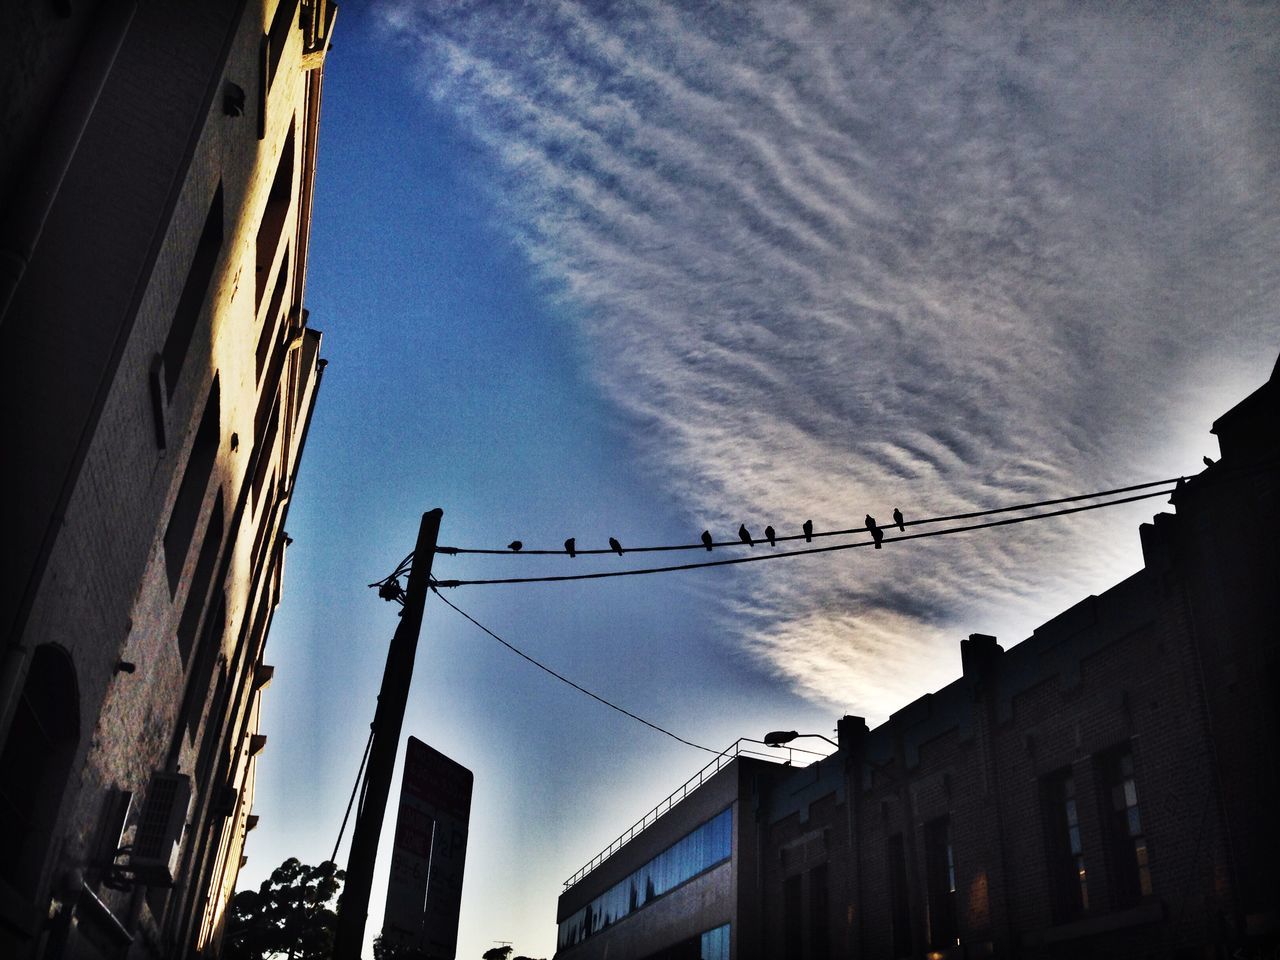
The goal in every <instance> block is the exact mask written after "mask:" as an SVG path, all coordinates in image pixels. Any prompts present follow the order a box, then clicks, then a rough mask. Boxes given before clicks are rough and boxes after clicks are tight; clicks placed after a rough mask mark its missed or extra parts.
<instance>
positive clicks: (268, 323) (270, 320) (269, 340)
mask: <svg viewBox="0 0 1280 960" xmlns="http://www.w3.org/2000/svg"><path fill="white" fill-rule="evenodd" d="M288 285H289V248H288V247H285V248H284V257H283V258H282V259H281V260H280V272H279V273H277V274H276V285H275V287H273V288H272V290H271V302H270V303H269V304H267V312H266V313H265V314H263V317H262V329H261V330H259V331H258V349H257V351H256V352H255V357H254V360H255V364H256V370H257V379H258V382H259V383H261V382H262V372H263V371H264V370H266V369H267V357H269V356H270V355H271V345H272V344H273V343H275V339H276V338H275V332H276V329H277V327H278V326H279V325H280V323H279V322H280V304H282V303H283V302H284V292H285V288H286V287H288Z"/></svg>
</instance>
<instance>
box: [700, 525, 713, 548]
mask: <svg viewBox="0 0 1280 960" xmlns="http://www.w3.org/2000/svg"><path fill="white" fill-rule="evenodd" d="M711 543H712V541H711V531H710V530H703V531H702V545H703V546H704V547H706V548H707V553H710V552H711Z"/></svg>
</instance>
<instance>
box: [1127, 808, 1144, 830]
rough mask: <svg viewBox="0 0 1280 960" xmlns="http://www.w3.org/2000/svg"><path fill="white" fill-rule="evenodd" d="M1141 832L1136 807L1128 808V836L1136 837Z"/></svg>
mask: <svg viewBox="0 0 1280 960" xmlns="http://www.w3.org/2000/svg"><path fill="white" fill-rule="evenodd" d="M1141 832H1142V824H1141V823H1140V822H1139V821H1138V808H1137V807H1130V808H1129V836H1131V837H1136V836H1137V835H1138V834H1140V833H1141Z"/></svg>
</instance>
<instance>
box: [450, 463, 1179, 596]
mask: <svg viewBox="0 0 1280 960" xmlns="http://www.w3.org/2000/svg"><path fill="white" fill-rule="evenodd" d="M1144 486H1145V484H1144ZM1171 492H1172V490H1156V491H1154V492H1153V493H1143V494H1138V495H1137V496H1133V497H1124V498H1122V499H1120V500H1108V501H1107V502H1106V503H1091V504H1086V505H1085V506H1083V507H1067V508H1065V509H1063V510H1051V511H1049V512H1048V513H1036V514H1032V515H1031V516H1029V517H1010V518H1008V519H1006V520H992V521H991V522H989V523H973V524H969V525H968V526H964V527H949V528H947V529H946V530H928V531H925V532H924V533H908V534H906V535H905V536H899V537H885V538H884V539H883V540H882V541H881V542H882V543H896V542H898V541H901V540H920V539H923V538H924V537H943V536H946V535H948V534H952V533H968V532H970V531H972V530H984V529H986V528H987V527H1004V526H1009V525H1010V524H1014V523H1026V522H1027V521H1028V520H1047V519H1049V518H1050V517H1061V516H1065V515H1067V514H1069V513H1082V512H1084V511H1086V510H1100V509H1102V508H1103V507H1115V506H1119V505H1120V504H1122V503H1133V502H1134V501H1137V500H1149V499H1151V498H1152V497H1162V496H1165V495H1166V494H1169V493H1171ZM992 512H994V511H992ZM920 522H923V521H920ZM904 526H905V524H904ZM815 536H816V534H815ZM874 545H875V541H874V540H860V541H858V542H857V543H838V544H836V545H834V546H830V547H811V548H809V549H807V550H788V551H785V552H781V553H766V554H763V555H761V556H758V557H735V558H734V559H732V560H707V561H704V562H702V563H682V564H676V565H673V566H669V567H646V568H643V569H639V570H613V571H608V572H604V573H578V574H568V575H563V576H558V577H508V578H505V579H500V580H437V581H436V586H439V587H478V586H488V585H491V584H505V583H555V582H561V581H566V580H603V579H605V578H608V577H635V576H640V575H642V574H646V573H673V572H675V571H677V570H697V569H698V568H699V567H725V566H729V565H730V564H735V563H755V562H757V561H761V560H780V559H782V558H784V557H802V556H805V555H806V554H811V553H831V552H833V551H835V550H852V549H854V548H855V547H870V546H874ZM441 599H443V598H441Z"/></svg>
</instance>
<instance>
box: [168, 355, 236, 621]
mask: <svg viewBox="0 0 1280 960" xmlns="http://www.w3.org/2000/svg"><path fill="white" fill-rule="evenodd" d="M221 416H222V415H221V410H220V409H219V401H218V378H217V377H214V378H213V386H212V387H210V389H209V399H208V400H207V401H206V402H205V406H204V415H203V416H202V417H201V418H200V426H199V427H197V428H196V438H195V442H194V443H193V444H192V445H191V456H190V457H189V458H188V459H187V468H186V470H185V471H184V472H183V474H182V483H181V485H180V486H179V487H178V496H177V497H176V498H175V499H174V502H173V512H172V513H170V514H169V524H168V526H166V527H165V531H164V560H165V568H166V570H167V572H168V574H169V596H170V597H174V596H176V595H177V593H178V582H179V581H180V580H181V579H182V568H183V567H184V566H185V565H186V562H187V551H188V550H189V549H190V548H191V538H192V537H193V536H195V532H196V522H197V521H198V520H199V518H200V508H201V507H202V506H203V505H204V494H205V491H206V490H207V489H208V488H209V477H210V476H211V475H212V473H213V462H214V459H215V458H216V457H217V454H218V441H219V439H220V437H221V431H222V427H221Z"/></svg>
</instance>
